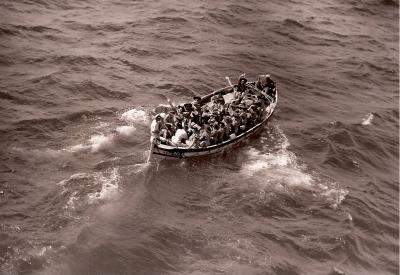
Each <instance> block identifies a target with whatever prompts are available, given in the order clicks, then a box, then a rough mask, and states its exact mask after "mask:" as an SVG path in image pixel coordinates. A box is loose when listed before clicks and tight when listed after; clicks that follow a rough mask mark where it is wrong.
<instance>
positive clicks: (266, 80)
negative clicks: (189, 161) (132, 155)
mask: <svg viewBox="0 0 400 275" xmlns="http://www.w3.org/2000/svg"><path fill="white" fill-rule="evenodd" d="M232 89H233V98H232V99H231V100H229V102H226V101H225V98H224V94H225V93H227V92H226V91H220V92H216V93H214V95H213V96H212V97H211V100H210V101H209V102H206V103H204V102H202V98H200V97H194V98H193V99H194V101H193V102H192V103H187V104H184V105H178V106H174V105H173V104H172V103H171V102H170V101H169V103H170V105H171V108H170V110H169V111H168V113H166V114H165V113H160V114H157V115H156V116H155V119H154V120H153V122H152V124H151V134H152V142H156V143H159V144H160V143H161V144H166V145H172V146H177V147H186V148H204V147H207V146H210V145H215V144H219V143H221V142H223V141H226V140H229V139H233V138H235V137H236V136H237V135H240V134H241V133H243V132H245V131H247V130H248V129H249V128H251V127H253V126H255V125H256V124H258V123H259V122H261V121H262V119H263V118H264V117H265V112H266V107H267V106H268V105H269V104H270V103H271V100H272V99H273V98H274V97H275V93H276V88H275V83H274V81H273V80H272V79H271V77H270V76H269V75H262V76H259V77H258V80H257V82H256V83H254V84H249V83H247V79H246V78H245V77H244V75H242V76H240V77H239V80H238V84H237V85H236V86H234V87H233V88H232ZM230 92H232V90H231V91H230ZM228 93H229V92H228Z"/></svg>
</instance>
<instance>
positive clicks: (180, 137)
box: [171, 128, 188, 147]
mask: <svg viewBox="0 0 400 275" xmlns="http://www.w3.org/2000/svg"><path fill="white" fill-rule="evenodd" d="M187 139H188V134H187V132H186V131H185V130H184V129H182V128H179V129H177V130H176V132H175V135H173V136H172V138H171V143H172V144H173V145H175V146H183V147H186V143H185V142H186V140H187Z"/></svg>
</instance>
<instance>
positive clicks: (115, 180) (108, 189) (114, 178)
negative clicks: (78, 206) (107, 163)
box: [88, 168, 121, 204]
mask: <svg viewBox="0 0 400 275" xmlns="http://www.w3.org/2000/svg"><path fill="white" fill-rule="evenodd" d="M94 178H95V181H96V182H98V183H100V184H101V190H100V191H98V192H95V193H91V194H89V195H88V202H89V204H93V203H95V202H97V201H99V200H100V201H101V200H109V199H112V198H113V197H115V196H116V194H117V193H118V189H119V183H120V181H121V176H120V174H119V170H118V168H113V169H112V170H111V172H110V174H109V175H108V176H105V175H104V174H103V173H99V174H95V175H94Z"/></svg>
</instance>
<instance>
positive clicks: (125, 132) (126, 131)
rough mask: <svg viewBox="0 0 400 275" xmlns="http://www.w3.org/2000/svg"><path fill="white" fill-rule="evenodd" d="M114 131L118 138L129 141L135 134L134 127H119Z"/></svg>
mask: <svg viewBox="0 0 400 275" xmlns="http://www.w3.org/2000/svg"><path fill="white" fill-rule="evenodd" d="M116 131H117V133H118V135H119V136H120V137H122V138H126V139H129V138H132V137H133V135H134V134H135V132H136V128H135V127H134V126H119V127H117V129H116Z"/></svg>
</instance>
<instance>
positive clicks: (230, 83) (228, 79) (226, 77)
mask: <svg viewBox="0 0 400 275" xmlns="http://www.w3.org/2000/svg"><path fill="white" fill-rule="evenodd" d="M225 79H226V81H228V84H229V86H233V85H232V82H231V80H230V78H229V76H225Z"/></svg>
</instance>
